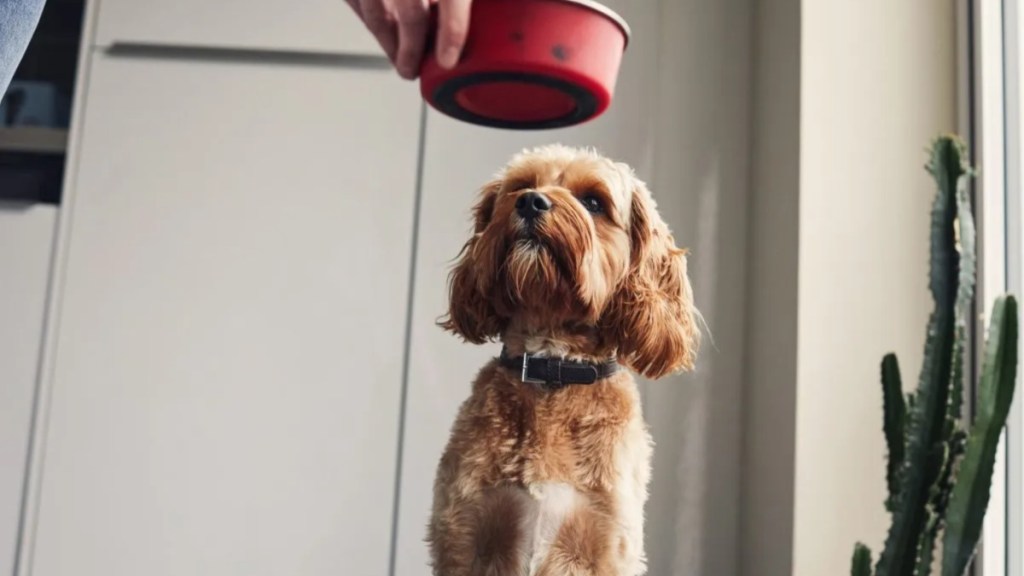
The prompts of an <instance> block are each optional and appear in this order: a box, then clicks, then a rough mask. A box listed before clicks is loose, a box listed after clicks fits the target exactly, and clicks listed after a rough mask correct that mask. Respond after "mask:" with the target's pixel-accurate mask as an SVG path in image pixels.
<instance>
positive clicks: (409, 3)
mask: <svg viewBox="0 0 1024 576" xmlns="http://www.w3.org/2000/svg"><path fill="white" fill-rule="evenodd" d="M393 9H394V11H395V20H397V21H398V53H397V55H396V57H395V58H394V59H393V62H394V63H395V68H396V69H397V70H398V74H399V75H400V76H402V78H405V79H407V80H412V79H413V78H415V77H416V76H417V75H418V74H419V71H420V63H421V62H422V61H423V51H424V49H425V45H426V43H427V26H428V24H429V22H430V19H429V16H430V13H429V9H428V4H427V2H426V0H396V1H395V2H394V6H393Z"/></svg>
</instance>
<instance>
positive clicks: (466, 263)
mask: <svg viewBox="0 0 1024 576" xmlns="http://www.w3.org/2000/svg"><path fill="white" fill-rule="evenodd" d="M500 190H501V182H500V181H494V182H491V183H489V184H488V185H486V186H484V187H483V189H482V190H481V191H480V199H479V201H478V202H477V204H476V206H475V207H474V208H473V236H472V237H471V238H470V239H469V240H468V241H467V242H466V244H465V245H464V246H463V247H462V252H460V253H459V257H458V261H457V262H456V264H455V267H454V268H453V269H452V271H451V274H450V275H449V277H448V314H447V315H446V316H445V317H443V318H442V319H441V320H440V321H439V322H438V323H439V324H440V325H441V327H442V328H444V329H445V330H448V331H449V332H452V333H454V334H456V335H458V336H460V337H462V339H464V340H465V341H467V342H471V343H473V344H483V343H484V342H487V341H488V340H491V339H494V338H497V337H498V336H499V334H500V333H501V330H502V329H503V327H504V322H503V321H502V319H501V318H500V317H498V314H497V313H496V312H495V310H494V306H493V305H492V304H491V302H490V299H489V298H488V294H487V293H488V291H489V290H490V283H491V282H492V279H493V277H494V271H493V270H492V267H493V266H494V264H495V261H496V260H495V258H493V256H492V255H490V254H488V250H490V249H493V246H490V245H489V244H493V242H491V243H488V242H487V241H486V240H485V238H484V231H485V230H486V229H487V226H488V225H489V224H490V223H491V219H492V218H493V215H494V214H493V213H494V204H495V199H496V198H497V195H498V192H499V191H500Z"/></svg>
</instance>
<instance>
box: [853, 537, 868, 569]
mask: <svg viewBox="0 0 1024 576" xmlns="http://www.w3.org/2000/svg"><path fill="white" fill-rule="evenodd" d="M851 564H852V566H851V568H850V576H871V549H870V548H868V547H867V546H865V545H863V544H861V543H860V542H857V545H856V546H854V548H853V560H852V562H851Z"/></svg>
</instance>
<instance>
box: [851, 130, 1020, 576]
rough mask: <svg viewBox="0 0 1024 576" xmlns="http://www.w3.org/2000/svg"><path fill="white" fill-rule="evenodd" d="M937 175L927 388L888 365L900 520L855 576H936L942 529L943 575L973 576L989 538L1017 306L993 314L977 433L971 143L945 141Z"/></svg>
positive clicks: (1003, 302)
mask: <svg viewBox="0 0 1024 576" xmlns="http://www.w3.org/2000/svg"><path fill="white" fill-rule="evenodd" d="M927 169H928V172H929V173H930V174H931V175H932V177H933V178H934V179H935V182H936V185H937V188H938V191H937V193H936V196H935V201H934V203H933V205H932V216H931V267H930V274H929V289H930V291H931V294H932V299H933V300H934V303H935V308H934V310H933V311H932V314H931V316H930V318H929V320H928V328H927V332H926V336H925V351H924V362H923V365H922V368H921V375H920V378H919V380H918V386H917V389H916V390H915V391H914V392H913V393H911V394H910V395H908V396H907V397H906V400H904V396H903V391H902V381H901V378H900V370H899V363H898V361H897V359H896V356H895V355H893V354H889V355H887V356H886V357H885V358H884V359H883V360H882V391H883V395H882V397H883V409H884V421H883V429H884V432H885V439H886V444H887V446H888V452H889V460H888V465H887V468H886V484H887V486H888V491H889V494H888V497H887V499H886V502H885V505H886V508H887V509H888V510H889V512H890V514H891V517H892V523H891V526H890V528H889V534H888V537H887V538H886V541H885V547H884V549H883V550H882V553H881V555H879V557H878V563H877V564H876V565H875V567H874V571H872V569H871V565H870V564H871V551H870V550H869V549H868V548H867V547H866V546H864V545H863V544H860V543H858V544H857V547H856V548H855V550H854V555H853V561H852V569H851V573H852V574H853V576H872V574H874V576H927V575H929V574H930V573H931V569H932V564H933V561H934V553H935V543H936V541H937V540H938V537H939V534H940V533H943V541H942V546H943V547H942V558H943V561H942V576H963V574H964V572H965V571H966V569H967V566H968V564H969V562H970V559H971V557H972V556H973V553H974V549H975V548H976V546H977V543H978V538H979V536H980V533H981V525H982V520H983V519H984V515H985V509H986V507H987V505H988V498H989V485H990V483H991V480H992V469H993V463H994V461H995V457H996V447H997V445H998V440H999V434H1000V432H1001V430H1002V428H1003V426H1004V425H1005V423H1006V417H1007V414H1008V412H1009V407H1010V403H1011V401H1012V399H1013V390H1014V385H1015V383H1016V382H1015V379H1016V366H1017V305H1016V300H1014V298H1013V297H1012V296H1005V297H1001V298H999V299H998V300H997V301H996V305H995V308H994V310H993V314H992V318H991V325H990V328H989V336H988V342H987V346H986V354H985V362H984V365H983V370H982V377H981V384H980V388H979V390H980V392H979V402H978V410H977V416H976V419H975V422H974V425H973V426H972V427H971V429H970V432H969V433H968V432H966V431H965V428H964V424H963V421H962V415H961V412H962V396H963V377H964V375H963V365H964V353H965V342H966V333H967V317H968V314H969V312H970V306H971V300H972V298H973V296H974V277H975V261H974V258H975V256H974V234H975V233H974V220H973V217H972V215H971V204H970V199H969V197H968V194H967V179H968V178H969V177H970V176H971V170H970V168H969V167H968V165H967V152H966V147H965V146H964V144H963V143H962V142H961V141H960V140H959V139H958V138H956V137H955V136H944V137H941V138H938V139H937V140H936V141H935V142H934V143H933V145H932V148H931V155H930V158H929V162H928V164H927Z"/></svg>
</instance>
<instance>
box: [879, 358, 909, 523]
mask: <svg viewBox="0 0 1024 576" xmlns="http://www.w3.org/2000/svg"><path fill="white" fill-rule="evenodd" d="M882 399H883V401H884V403H883V409H884V412H885V420H884V421H883V422H884V429H885V443H886V445H887V446H888V449H889V461H888V465H887V467H886V471H885V480H886V484H887V485H888V487H889V498H888V499H886V501H885V507H886V508H887V509H888V510H889V511H890V512H891V511H892V507H893V503H894V498H893V497H894V495H895V494H896V493H897V492H898V491H899V485H900V481H899V474H900V468H901V467H902V466H903V453H904V450H903V449H904V442H905V439H906V436H905V433H904V426H905V423H906V419H907V405H906V403H905V402H904V400H903V382H902V380H901V378H900V363H899V361H897V360H896V355H895V354H886V355H885V358H882Z"/></svg>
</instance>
